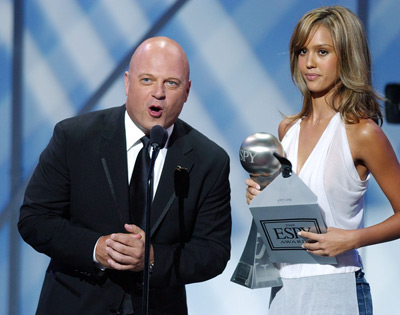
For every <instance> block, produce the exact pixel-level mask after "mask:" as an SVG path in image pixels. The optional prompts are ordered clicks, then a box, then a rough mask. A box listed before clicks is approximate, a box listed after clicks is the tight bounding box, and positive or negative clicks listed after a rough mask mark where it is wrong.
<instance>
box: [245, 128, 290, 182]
mask: <svg viewBox="0 0 400 315" xmlns="http://www.w3.org/2000/svg"><path fill="white" fill-rule="evenodd" d="M274 153H275V154H276V153H277V154H278V155H279V156H283V155H284V151H283V147H282V144H281V143H280V142H279V140H278V139H277V138H276V137H274V136H273V135H271V134H269V133H266V132H257V133H255V134H252V135H251V136H248V137H247V138H246V139H245V140H244V141H243V143H242V145H241V146H240V151H239V156H240V163H241V164H242V166H243V168H244V169H245V170H246V171H247V172H248V173H249V174H250V177H251V178H252V179H253V180H254V181H256V182H257V183H258V184H259V185H260V186H261V189H263V188H264V187H266V186H267V185H268V184H269V183H270V182H271V181H272V180H273V179H274V178H275V177H276V176H277V175H278V174H279V171H280V169H281V163H280V161H279V160H278V158H277V157H276V156H275V155H274Z"/></svg>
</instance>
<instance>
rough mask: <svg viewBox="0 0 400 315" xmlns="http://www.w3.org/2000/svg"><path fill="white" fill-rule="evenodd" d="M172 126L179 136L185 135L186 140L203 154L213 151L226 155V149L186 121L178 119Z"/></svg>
mask: <svg viewBox="0 0 400 315" xmlns="http://www.w3.org/2000/svg"><path fill="white" fill-rule="evenodd" d="M174 128H175V130H176V132H177V133H178V135H179V136H185V137H186V141H187V142H188V143H190V144H191V145H192V146H193V147H194V148H196V150H198V151H200V152H202V153H203V154H207V153H212V152H214V153H216V154H222V155H226V156H228V154H227V153H226V151H225V150H224V149H223V148H222V147H221V146H220V145H218V144H217V143H216V142H215V141H213V140H211V139H210V138H208V137H207V136H206V135H204V134H203V133H202V132H200V131H199V130H197V129H196V128H194V127H192V126H191V125H190V124H188V123H187V122H185V121H183V120H181V119H178V120H177V121H176V122H175V127H174Z"/></svg>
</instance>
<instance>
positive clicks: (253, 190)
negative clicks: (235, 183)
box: [245, 178, 261, 204]
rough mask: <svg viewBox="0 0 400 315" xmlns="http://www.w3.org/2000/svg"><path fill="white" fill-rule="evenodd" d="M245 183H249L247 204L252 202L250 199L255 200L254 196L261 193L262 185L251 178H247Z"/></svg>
mask: <svg viewBox="0 0 400 315" xmlns="http://www.w3.org/2000/svg"><path fill="white" fill-rule="evenodd" d="M245 183H246V185H247V188H246V201H247V204H250V201H251V200H253V198H254V197H255V196H257V195H258V194H259V193H260V191H261V187H260V185H259V184H257V183H256V182H255V181H254V180H252V179H251V178H248V179H246V182H245Z"/></svg>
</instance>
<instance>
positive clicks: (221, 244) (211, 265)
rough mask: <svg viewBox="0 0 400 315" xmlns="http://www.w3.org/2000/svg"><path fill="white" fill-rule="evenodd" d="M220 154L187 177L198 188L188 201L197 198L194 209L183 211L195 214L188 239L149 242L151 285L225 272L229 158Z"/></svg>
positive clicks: (189, 280) (227, 233)
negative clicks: (151, 251)
mask: <svg viewBox="0 0 400 315" xmlns="http://www.w3.org/2000/svg"><path fill="white" fill-rule="evenodd" d="M221 151H222V150H221ZM221 151H220V154H219V155H216V156H215V158H214V159H210V161H209V162H205V164H207V163H208V166H206V168H203V169H201V173H197V172H194V174H191V184H190V185H192V181H196V184H197V187H198V189H196V194H197V196H191V198H192V199H195V198H197V200H198V203H197V209H187V208H185V209H184V212H185V213H187V211H192V212H194V213H195V214H196V215H195V220H194V223H193V226H192V228H191V229H190V231H191V232H190V234H189V235H188V237H187V238H186V239H185V241H184V242H181V243H180V244H175V245H170V244H160V243H153V247H154V253H155V265H154V269H153V272H152V275H151V279H150V285H151V286H153V287H165V286H174V285H184V284H188V283H194V282H200V281H205V280H208V279H211V278H213V277H215V276H217V275H219V274H220V273H222V271H223V270H224V269H225V267H226V264H227V262H228V260H229V258H230V236H231V207H230V185H229V157H228V155H227V154H226V153H225V152H224V151H222V152H223V153H221ZM204 160H205V159H204ZM203 164H204V163H203ZM195 186H196V185H195ZM189 197H190V193H189Z"/></svg>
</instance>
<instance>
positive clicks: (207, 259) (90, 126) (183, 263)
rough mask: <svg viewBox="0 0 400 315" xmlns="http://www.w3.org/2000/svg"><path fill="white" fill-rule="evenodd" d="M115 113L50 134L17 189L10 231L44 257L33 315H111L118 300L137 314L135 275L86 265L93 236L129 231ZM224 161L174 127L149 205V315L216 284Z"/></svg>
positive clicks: (74, 121)
mask: <svg viewBox="0 0 400 315" xmlns="http://www.w3.org/2000/svg"><path fill="white" fill-rule="evenodd" d="M124 113H125V106H121V107H116V108H111V109H107V110H102V111H97V112H93V113H89V114H85V115H82V116H78V117H74V118H70V119H67V120H64V121H62V122H60V123H58V124H57V125H56V126H55V129H54V134H53V136H52V138H51V140H50V142H49V144H48V146H47V147H46V149H45V150H44V151H43V153H42V154H41V156H40V160H39V163H38V165H37V167H36V170H35V172H34V174H33V176H32V178H31V180H30V183H29V185H28V187H27V189H26V193H25V198H24V202H23V205H22V207H21V212H20V220H19V222H18V228H19V231H20V233H21V236H22V237H23V239H24V240H25V241H26V242H27V243H29V244H30V245H31V246H33V247H34V248H35V249H36V250H37V251H39V252H41V253H44V254H46V255H48V256H49V257H51V262H50V264H49V267H48V270H47V272H46V276H45V280H44V283H43V288H42V292H41V296H40V301H39V306H38V310H37V313H38V314H113V313H116V312H117V311H118V309H119V307H120V303H121V301H122V299H123V296H124V293H125V292H129V293H131V294H132V296H133V303H134V307H135V309H136V310H138V311H139V309H140V308H141V306H140V303H141V297H140V295H141V289H140V287H141V286H140V283H141V277H142V275H141V273H134V272H128V271H126V272H121V271H115V270H106V271H105V272H104V273H103V272H99V270H98V269H96V267H95V266H94V263H93V249H94V246H95V243H96V241H97V240H98V238H99V237H100V236H102V235H107V234H111V233H116V232H125V230H124V227H123V226H124V223H129V196H128V177H127V173H128V171H127V157H126V140H125V127H124ZM228 174H229V157H228V155H227V154H226V153H225V151H224V150H223V149H221V148H220V147H219V146H217V145H216V144H215V143H214V142H212V141H211V140H209V139H208V138H206V137H205V136H204V135H202V134H201V133H199V132H198V131H196V130H195V129H193V128H192V127H190V126H189V125H188V124H186V123H184V122H183V121H181V120H178V121H177V122H176V123H175V127H174V130H173V133H172V135H171V137H170V141H169V146H168V151H167V156H166V159H165V164H164V167H163V171H162V174H161V178H160V182H159V184H158V189H157V192H156V195H155V197H154V200H153V203H152V207H151V209H152V213H151V224H152V227H151V243H152V245H153V247H154V253H155V266H154V269H153V271H152V274H151V278H150V307H149V310H150V314H186V313H187V307H186V293H185V287H184V285H185V284H187V283H194V282H199V281H204V280H208V279H210V278H212V277H215V276H217V275H218V274H220V273H221V272H222V271H223V270H224V268H225V266H226V263H227V261H228V260H229V256H230V233H231V216H230V186H229V181H228Z"/></svg>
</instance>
